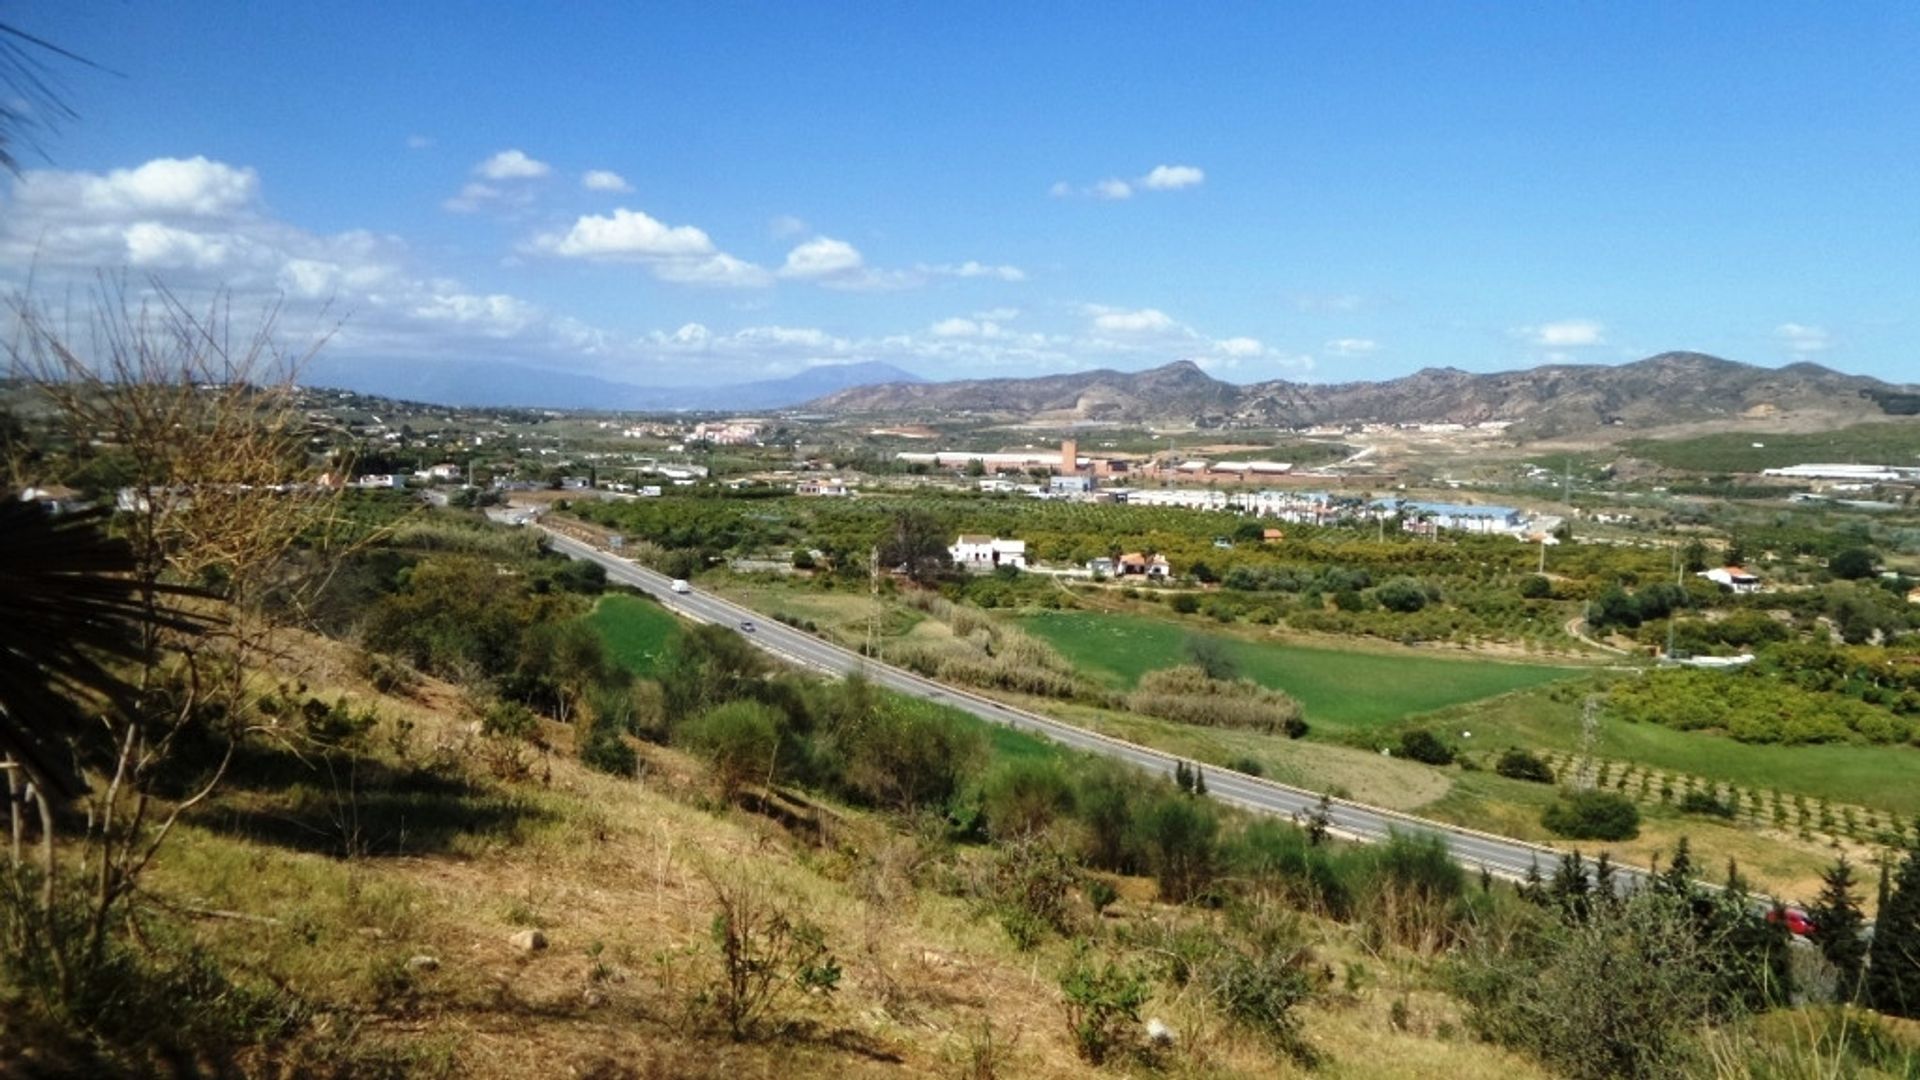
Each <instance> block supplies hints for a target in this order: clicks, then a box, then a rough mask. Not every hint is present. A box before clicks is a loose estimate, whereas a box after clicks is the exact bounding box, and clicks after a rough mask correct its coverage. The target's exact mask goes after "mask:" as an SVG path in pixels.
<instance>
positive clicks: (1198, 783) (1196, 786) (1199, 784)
mask: <svg viewBox="0 0 1920 1080" xmlns="http://www.w3.org/2000/svg"><path fill="white" fill-rule="evenodd" d="M1193 793H1194V794H1195V795H1200V796H1204V795H1206V793H1207V774H1206V772H1205V771H1204V770H1202V769H1201V768H1200V766H1198V765H1195V766H1194V767H1193Z"/></svg>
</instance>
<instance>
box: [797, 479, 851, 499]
mask: <svg viewBox="0 0 1920 1080" xmlns="http://www.w3.org/2000/svg"><path fill="white" fill-rule="evenodd" d="M793 493H794V494H796V495H820V496H825V497H828V498H844V497H846V496H848V495H851V494H853V492H852V490H851V489H849V488H848V487H847V483H846V481H844V480H802V481H800V482H799V483H797V484H795V485H794V486H793Z"/></svg>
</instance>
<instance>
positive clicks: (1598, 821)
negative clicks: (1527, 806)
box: [1540, 791, 1640, 840]
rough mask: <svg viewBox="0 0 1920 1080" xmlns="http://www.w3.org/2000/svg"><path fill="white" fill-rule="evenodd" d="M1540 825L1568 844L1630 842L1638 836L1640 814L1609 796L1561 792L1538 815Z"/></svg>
mask: <svg viewBox="0 0 1920 1080" xmlns="http://www.w3.org/2000/svg"><path fill="white" fill-rule="evenodd" d="M1540 824H1542V825H1544V826H1546V828H1547V831H1549V832H1551V833H1553V834H1554V835H1556V836H1564V837H1566V838H1567V839H1569V840H1631V839H1633V838H1634V837H1636V836H1639V835H1640V811H1639V810H1638V809H1637V808H1636V807H1635V806H1634V805H1633V803H1632V802H1631V801H1630V800H1628V799H1627V798H1626V797H1625V796H1622V795H1615V794H1613V793H1612V792H1607V791H1573V792H1562V793H1561V796H1560V798H1559V799H1557V800H1555V801H1554V803H1553V805H1551V806H1549V807H1547V809H1546V811H1545V812H1544V813H1543V814H1541V815H1540Z"/></svg>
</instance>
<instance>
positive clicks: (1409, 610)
mask: <svg viewBox="0 0 1920 1080" xmlns="http://www.w3.org/2000/svg"><path fill="white" fill-rule="evenodd" d="M1373 595H1374V599H1376V600H1378V601H1380V606H1381V607H1384V608H1386V609H1387V610H1388V611H1397V612H1400V613H1401V614H1402V615H1411V614H1413V613H1414V612H1416V611H1419V610H1420V609H1421V608H1423V607H1426V606H1427V590H1426V589H1425V588H1424V587H1423V586H1422V585H1421V584H1420V583H1419V582H1418V581H1415V580H1414V579H1412V578H1404V577H1403V578H1394V579H1393V580H1392V581H1389V582H1387V583H1386V584H1385V585H1382V586H1380V587H1379V588H1378V589H1376V590H1374V594H1373Z"/></svg>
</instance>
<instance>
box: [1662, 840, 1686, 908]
mask: <svg viewBox="0 0 1920 1080" xmlns="http://www.w3.org/2000/svg"><path fill="white" fill-rule="evenodd" d="M1653 886H1654V888H1655V889H1657V890H1659V891H1660V892H1664V893H1669V894H1671V895H1673V896H1686V897H1691V896H1692V895H1693V850H1692V848H1690V847H1689V846H1688V844H1687V838H1686V837H1684V836H1683V837H1681V838H1680V842H1679V843H1677V844H1675V845H1674V846H1673V859H1672V860H1671V861H1669V862H1668V863H1667V868H1666V869H1665V870H1662V871H1661V872H1660V875H1659V876H1658V877H1656V878H1654V879H1653Z"/></svg>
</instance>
